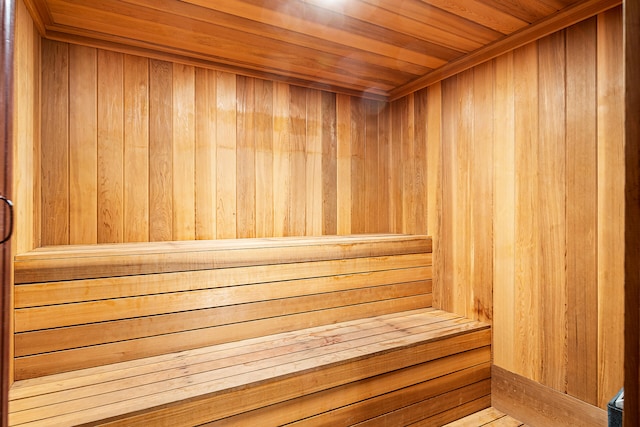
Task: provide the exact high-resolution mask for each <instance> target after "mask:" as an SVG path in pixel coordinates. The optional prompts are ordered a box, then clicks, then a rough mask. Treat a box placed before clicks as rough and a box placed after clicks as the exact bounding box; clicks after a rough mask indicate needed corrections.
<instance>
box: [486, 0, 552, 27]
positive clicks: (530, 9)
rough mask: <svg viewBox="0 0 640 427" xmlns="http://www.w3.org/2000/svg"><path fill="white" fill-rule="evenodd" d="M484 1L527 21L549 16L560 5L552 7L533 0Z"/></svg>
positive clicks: (532, 21) (531, 21) (530, 21)
mask: <svg viewBox="0 0 640 427" xmlns="http://www.w3.org/2000/svg"><path fill="white" fill-rule="evenodd" d="M484 1H485V3H486V4H487V5H489V6H491V7H493V8H495V9H498V10H501V11H503V12H505V13H508V14H510V15H513V16H515V17H516V18H519V19H522V20H523V21H527V22H529V23H534V22H536V21H539V20H540V19H542V18H544V17H545V16H549V15H551V14H553V13H555V12H557V11H558V10H560V9H562V7H553V6H550V5H548V4H547V3H545V2H543V1H534V0H484Z"/></svg>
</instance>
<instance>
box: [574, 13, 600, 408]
mask: <svg viewBox="0 0 640 427" xmlns="http://www.w3.org/2000/svg"><path fill="white" fill-rule="evenodd" d="M566 58H567V59H566V61H567V73H566V75H567V97H566V102H567V105H566V107H567V108H566V113H567V117H566V162H567V164H566V168H567V172H566V179H567V200H566V204H567V219H566V220H567V226H566V236H567V237H566V244H567V278H566V280H567V324H568V325H571V327H569V328H568V334H567V360H570V361H572V363H568V364H567V393H568V394H569V395H571V396H574V397H577V398H578V399H580V400H582V401H585V402H587V403H590V404H592V405H597V403H598V401H597V390H598V384H597V381H598V369H597V364H598V318H597V316H594V315H593V314H594V313H597V311H598V288H597V280H596V278H597V266H598V264H597V252H596V248H597V240H596V237H597V220H598V206H597V201H598V196H597V194H598V191H597V178H598V172H597V165H598V163H597V145H596V142H597V129H596V124H597V116H596V114H597V112H596V67H595V64H596V18H592V19H590V20H587V21H585V22H582V23H580V24H577V25H575V26H573V27H571V28H569V29H567V31H566Z"/></svg>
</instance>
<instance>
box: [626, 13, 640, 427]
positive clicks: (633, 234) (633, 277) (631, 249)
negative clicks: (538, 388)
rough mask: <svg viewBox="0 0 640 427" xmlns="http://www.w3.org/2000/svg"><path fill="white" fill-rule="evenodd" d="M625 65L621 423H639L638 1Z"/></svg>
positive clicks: (629, 24) (628, 23)
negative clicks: (623, 372)
mask: <svg viewBox="0 0 640 427" xmlns="http://www.w3.org/2000/svg"><path fill="white" fill-rule="evenodd" d="M623 13H624V17H623V22H624V37H625V40H624V46H625V53H624V61H625V63H624V67H625V80H626V81H625V88H626V89H625V91H626V93H625V114H626V115H628V117H629V118H630V119H629V120H626V121H625V139H626V144H625V163H626V168H625V170H626V178H625V181H626V185H625V192H626V194H625V197H626V203H625V272H624V275H625V277H624V280H625V289H624V290H625V298H626V299H625V361H624V369H625V378H624V390H625V392H624V393H625V400H627V404H626V405H625V410H624V420H623V422H624V425H625V427H632V426H637V425H640V386H639V380H640V338H639V336H638V330H639V328H640V312H639V311H638V307H640V269H639V268H638V265H640V223H639V222H638V218H640V167H639V165H640V144H638V141H640V121H638V120H637V118H633V117H634V116H635V115H636V114H637V112H638V111H639V110H640V88H639V87H638V82H639V81H640V57H639V56H638V51H639V50H640V3H638V2H637V1H629V0H625V2H624V11H623Z"/></svg>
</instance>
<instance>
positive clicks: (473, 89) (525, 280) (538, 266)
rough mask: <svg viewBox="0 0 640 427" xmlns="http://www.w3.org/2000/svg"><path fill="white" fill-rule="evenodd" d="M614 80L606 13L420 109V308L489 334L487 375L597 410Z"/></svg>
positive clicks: (614, 49)
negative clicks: (436, 199) (505, 376)
mask: <svg viewBox="0 0 640 427" xmlns="http://www.w3.org/2000/svg"><path fill="white" fill-rule="evenodd" d="M622 69H623V68H622V22H621V9H620V8H616V9H613V10H611V11H609V12H606V13H604V14H601V15H599V16H597V17H594V18H592V19H589V20H587V21H585V22H582V23H580V24H578V25H575V26H573V27H570V28H568V29H566V30H563V31H560V32H558V33H556V34H553V35H551V36H549V37H546V38H544V39H541V40H539V41H538V42H535V43H532V44H529V45H526V46H524V47H522V48H520V49H518V50H516V51H514V52H511V53H508V54H505V55H503V56H500V57H498V58H497V59H495V60H493V61H491V62H488V63H485V64H483V65H480V66H477V67H475V68H473V69H471V70H468V71H466V72H463V73H461V74H459V75H457V76H455V77H452V78H450V79H447V80H445V81H443V82H442V83H441V84H437V85H434V86H432V87H430V88H429V89H428V91H427V101H426V103H427V105H428V106H431V105H433V106H434V108H436V109H441V111H442V115H441V117H442V121H441V122H438V120H434V121H433V122H429V121H428V120H427V123H428V125H427V132H428V133H429V134H434V135H438V134H440V140H441V142H442V143H441V147H440V150H441V155H440V158H441V161H442V163H441V165H440V168H441V170H442V172H441V174H440V179H441V186H440V187H439V191H441V192H442V194H441V202H440V203H441V206H440V208H439V210H438V213H439V217H438V218H439V219H438V220H437V221H436V227H435V228H434V227H432V228H431V229H432V230H434V229H435V230H436V232H434V260H435V263H434V266H435V272H434V274H435V283H436V284H435V286H434V305H435V306H438V307H440V308H443V309H446V310H450V311H454V312H457V313H460V314H464V315H467V316H471V317H476V318H479V319H482V320H486V321H493V326H494V329H493V334H494V341H493V344H494V347H493V352H494V363H495V364H496V365H498V366H500V367H502V368H504V369H507V370H508V371H511V372H514V373H517V374H519V375H522V376H524V377H526V378H528V379H532V380H534V381H537V382H539V383H541V384H544V385H546V386H549V387H551V388H553V389H555V390H558V391H560V392H563V393H567V394H569V395H571V396H574V397H577V398H579V399H581V400H583V401H585V402H588V403H590V404H594V405H598V406H601V407H604V406H605V404H606V402H607V401H608V400H609V399H610V398H611V397H612V396H613V395H614V394H615V393H616V392H617V391H618V390H619V389H620V388H621V387H622V383H623V369H622V367H623V327H622V326H623V318H624V317H623V316H624V315H623V306H624V304H623V294H624V293H623V286H624V283H623V272H624V270H623V259H624V254H623V250H624V249H623V248H624V245H623V242H624V234H623V233H624V215H623V213H624V193H623V191H624V187H623V180H624V153H623V133H622V132H623V131H622V130H623V117H624V115H623V108H624V104H623V79H622ZM413 96H414V98H415V99H418V98H420V96H421V95H420V94H414V95H413ZM409 98H411V97H409ZM421 102H422V101H421ZM427 112H428V113H429V112H430V110H429V108H427ZM428 113H427V115H428ZM416 120H420V119H416ZM430 123H433V124H434V125H435V126H436V127H438V124H439V123H440V128H439V129H432V128H430V127H429V124H430ZM432 141H433V140H432V139H429V140H428V145H429V146H430V145H432ZM433 149H434V150H436V148H433Z"/></svg>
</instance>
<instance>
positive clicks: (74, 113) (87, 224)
mask: <svg viewBox="0 0 640 427" xmlns="http://www.w3.org/2000/svg"><path fill="white" fill-rule="evenodd" d="M97 67H98V61H97V52H96V50H95V49H92V48H86V47H81V46H69V224H76V226H75V227H70V230H69V232H70V235H69V243H71V244H83V243H85V244H88V243H97V242H98V236H97V232H98V227H97V225H96V219H97V217H98V216H97V208H98V179H97V177H96V173H95V171H96V170H97V166H98V165H97V160H98V128H97V118H98V115H97V97H98V83H97V73H96V70H97Z"/></svg>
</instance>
